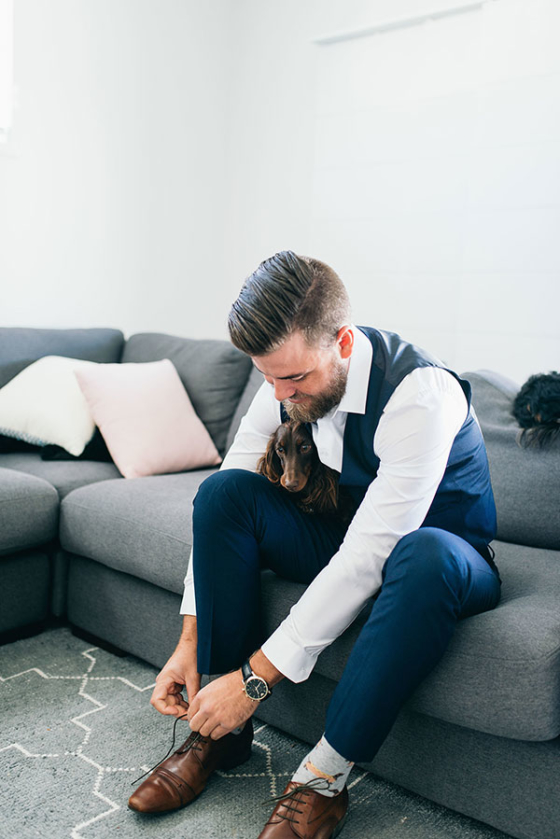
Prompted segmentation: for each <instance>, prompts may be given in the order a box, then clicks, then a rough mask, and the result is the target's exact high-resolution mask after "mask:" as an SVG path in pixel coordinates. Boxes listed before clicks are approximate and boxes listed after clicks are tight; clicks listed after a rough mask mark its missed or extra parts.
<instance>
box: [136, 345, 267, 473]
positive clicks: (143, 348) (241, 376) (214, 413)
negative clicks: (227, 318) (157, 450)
mask: <svg viewBox="0 0 560 839" xmlns="http://www.w3.org/2000/svg"><path fill="white" fill-rule="evenodd" d="M162 358H169V359H170V361H172V362H173V364H174V365H175V368H176V369H177V372H178V373H179V376H180V378H181V381H182V382H183V385H184V386H185V389H186V391H187V393H188V395H189V397H190V400H191V402H192V404H193V408H194V409H195V411H196V413H197V414H198V416H199V417H200V419H201V420H202V422H203V423H204V425H205V426H206V428H207V429H208V433H209V434H210V436H211V437H212V440H213V441H214V445H215V446H216V448H217V449H218V451H219V453H220V454H221V455H222V457H223V455H224V454H225V451H226V444H227V436H228V431H229V427H230V425H231V421H232V417H233V415H234V413H235V409H236V408H237V405H238V403H239V399H240V397H241V394H242V393H243V390H244V388H245V385H246V383H247V379H248V378H249V374H250V372H251V370H252V368H253V365H252V363H251V359H250V358H249V357H248V356H246V355H244V353H242V352H240V351H239V350H237V349H236V348H235V347H234V346H232V344H230V343H229V341H218V340H214V339H194V338H180V337H176V336H173V335H166V334H163V333H159V332H141V333H137V334H136V335H131V336H130V338H128V340H127V341H126V344H125V346H124V350H123V354H122V358H121V361H122V362H123V363H129V362H146V361H160V360H161V359H162Z"/></svg>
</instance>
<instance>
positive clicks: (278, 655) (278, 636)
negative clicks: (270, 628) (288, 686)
mask: <svg viewBox="0 0 560 839" xmlns="http://www.w3.org/2000/svg"><path fill="white" fill-rule="evenodd" d="M321 649H322V648H321ZM261 650H262V652H263V653H264V655H265V656H266V657H267V658H268V660H269V661H270V662H271V664H273V665H274V667H276V669H277V670H279V671H280V673H282V674H283V675H284V676H286V678H288V679H289V680H290V681H291V682H304V681H305V679H308V678H309V676H310V674H311V671H312V670H313V668H314V667H315V664H316V662H317V659H318V657H319V653H320V652H321V650H319V649H318V650H316V651H312V652H309V651H308V650H306V649H302V647H301V646H300V645H299V644H297V643H296V642H295V641H294V640H293V639H292V638H291V637H290V636H289V635H288V633H287V632H286V630H285V629H284V627H283V624H280V626H279V627H278V629H276V630H275V631H274V632H273V633H272V635H271V636H270V638H269V639H268V641H265V642H264V644H263V645H262V647H261Z"/></svg>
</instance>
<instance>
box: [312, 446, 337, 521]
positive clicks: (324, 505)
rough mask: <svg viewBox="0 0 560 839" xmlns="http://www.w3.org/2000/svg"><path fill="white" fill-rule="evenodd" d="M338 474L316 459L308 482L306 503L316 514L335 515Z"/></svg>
mask: <svg viewBox="0 0 560 839" xmlns="http://www.w3.org/2000/svg"><path fill="white" fill-rule="evenodd" d="M338 477H339V475H338V472H335V470H334V469H329V467H328V466H325V465H324V463H321V461H320V460H319V459H318V458H317V463H316V465H315V467H314V469H313V472H312V473H311V476H310V478H309V482H308V493H307V498H306V503H307V504H309V505H310V506H311V507H312V508H313V509H314V510H315V512H317V513H335V512H336V511H337V509H338Z"/></svg>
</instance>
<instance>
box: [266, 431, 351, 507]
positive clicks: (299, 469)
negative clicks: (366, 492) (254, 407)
mask: <svg viewBox="0 0 560 839" xmlns="http://www.w3.org/2000/svg"><path fill="white" fill-rule="evenodd" d="M257 472H258V473H259V474H261V475H264V476H265V478H268V480H269V481H271V482H272V483H273V484H278V485H279V486H282V487H283V488H284V489H286V490H287V491H288V492H292V493H294V500H295V501H296V503H297V505H298V507H300V509H302V510H303V511H304V512H305V513H319V514H324V513H329V514H335V515H337V516H338V517H340V518H341V519H342V520H343V521H348V522H349V521H350V519H351V518H352V514H353V512H354V510H353V509H352V510H351V502H350V499H349V498H347V497H346V496H345V495H344V496H343V495H342V493H340V492H339V486H338V479H339V477H340V476H339V473H338V472H337V471H336V470H335V469H331V468H330V467H328V466H325V465H324V463H321V461H320V460H319V455H318V454H317V448H316V446H315V443H314V442H313V438H312V436H311V434H310V433H309V431H308V430H307V428H306V427H305V423H303V422H295V421H294V420H288V421H287V422H285V423H283V424H282V425H279V426H278V428H277V429H276V431H275V432H274V434H272V435H271V437H270V440H269V441H268V446H267V448H266V452H265V453H264V455H263V456H262V457H261V459H260V460H259V462H258V464H257Z"/></svg>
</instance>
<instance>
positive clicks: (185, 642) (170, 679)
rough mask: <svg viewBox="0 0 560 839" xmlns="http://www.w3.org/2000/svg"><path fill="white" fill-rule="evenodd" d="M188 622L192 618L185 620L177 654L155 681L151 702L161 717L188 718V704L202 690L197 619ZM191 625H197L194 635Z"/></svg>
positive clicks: (174, 654) (175, 653)
mask: <svg viewBox="0 0 560 839" xmlns="http://www.w3.org/2000/svg"><path fill="white" fill-rule="evenodd" d="M187 618H190V616H187V615H186V616H185V627H184V629H183V634H182V635H181V639H180V641H179V643H178V645H177V648H176V650H175V652H174V653H173V655H172V656H171V658H170V659H169V661H168V662H167V664H166V665H165V666H164V667H163V668H162V670H161V672H160V673H159V674H158V676H157V677H156V686H155V688H154V690H153V693H152V697H151V699H150V702H151V704H152V705H153V706H154V708H155V709H156V711H159V712H160V714H166V715H173V716H181V715H182V714H185V713H186V711H187V709H188V707H189V702H192V701H193V699H194V698H195V696H196V695H197V693H198V691H199V690H200V674H199V673H198V671H197V663H196V646H197V638H196V618H190V623H187V620H186V619H187ZM192 621H195V623H194V631H193V623H192ZM187 630H188V631H187ZM184 687H186V689H187V697H188V702H187V701H186V700H185V698H184V697H183V694H182V692H181V691H182V690H183V688H184Z"/></svg>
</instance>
